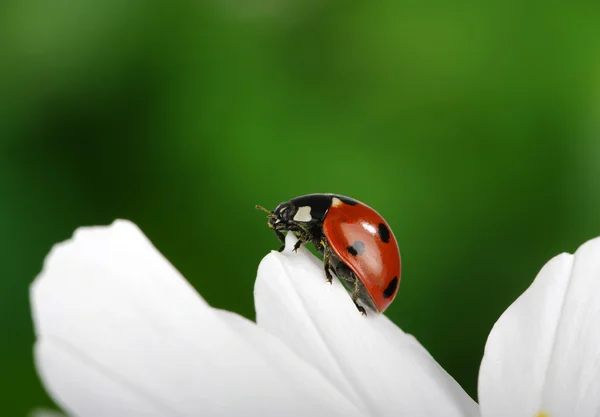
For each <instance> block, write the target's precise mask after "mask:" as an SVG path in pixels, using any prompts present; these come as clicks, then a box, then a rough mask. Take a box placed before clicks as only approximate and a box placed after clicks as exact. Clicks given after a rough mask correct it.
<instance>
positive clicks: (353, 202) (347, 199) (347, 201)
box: [334, 194, 358, 206]
mask: <svg viewBox="0 0 600 417" xmlns="http://www.w3.org/2000/svg"><path fill="white" fill-rule="evenodd" d="M334 197H337V198H338V199H339V200H340V201H341V202H342V203H344V204H348V205H349V206H355V205H357V204H358V201H356V200H355V199H353V198H350V197H345V196H343V195H338V194H336V195H334Z"/></svg>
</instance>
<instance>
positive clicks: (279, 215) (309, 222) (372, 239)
mask: <svg viewBox="0 0 600 417" xmlns="http://www.w3.org/2000/svg"><path fill="white" fill-rule="evenodd" d="M256 207H257V208H258V209H261V210H264V211H266V212H267V213H269V216H268V224H269V227H270V228H271V229H273V230H274V231H275V234H276V235H277V238H279V240H280V241H281V242H282V243H283V242H284V241H285V235H284V234H283V232H292V233H294V235H296V237H297V238H298V241H297V242H296V244H295V246H294V251H297V250H298V248H299V247H300V246H301V245H303V244H306V243H311V242H312V243H313V244H314V246H315V248H316V249H317V250H318V251H319V253H321V255H323V268H324V270H325V276H326V278H327V280H328V281H329V282H331V279H332V276H331V272H334V273H335V274H336V275H337V276H338V277H339V278H340V279H341V280H342V281H344V282H345V283H346V286H347V287H348V289H349V290H350V292H351V297H352V301H354V304H356V307H357V308H358V311H360V312H361V313H362V314H366V311H365V309H364V307H363V306H366V307H369V308H370V309H372V310H374V311H375V312H377V313H381V312H383V311H384V310H385V309H386V308H387V307H388V306H389V305H390V304H391V302H392V301H393V300H394V298H395V297H396V293H397V292H398V285H399V284H400V276H401V272H402V262H401V260H400V250H399V249H398V242H397V241H396V238H395V237H394V234H393V233H392V231H391V229H390V227H389V226H388V224H387V223H386V221H385V220H384V219H383V217H381V215H379V213H377V212H376V211H375V210H373V209H372V208H371V207H369V206H367V205H366V204H363V203H361V202H360V201H357V200H354V199H352V198H349V197H344V196H342V195H337V194H309V195H304V196H300V197H296V198H293V199H291V200H290V201H286V202H283V203H281V204H279V205H278V206H277V207H275V210H273V211H270V210H267V209H265V208H264V207H261V206H256ZM281 250H283V246H282V247H281V249H280V251H281Z"/></svg>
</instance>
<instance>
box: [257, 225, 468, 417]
mask: <svg viewBox="0 0 600 417" xmlns="http://www.w3.org/2000/svg"><path fill="white" fill-rule="evenodd" d="M294 242H295V238H294V237H293V236H292V234H291V233H288V238H287V240H286V244H287V245H286V248H287V249H286V251H285V252H283V253H277V252H273V253H271V254H269V255H268V256H267V257H266V258H265V259H264V260H263V262H262V263H261V264H260V267H259V271H258V279H257V281H256V286H255V302H256V314H257V322H258V325H259V326H260V327H263V328H265V329H267V330H268V331H269V332H271V333H272V334H274V335H276V336H277V337H279V338H281V339H282V340H283V341H284V342H285V343H286V344H287V345H288V346H289V347H290V348H291V349H294V350H295V351H296V353H297V354H298V355H300V356H302V357H303V358H305V359H306V360H307V361H310V362H311V363H313V364H316V366H317V367H318V368H319V369H321V370H322V372H323V374H325V375H327V376H328V378H329V379H330V380H331V382H332V383H333V384H335V385H336V386H338V387H339V388H340V389H341V390H342V391H343V392H344V394H345V395H346V396H347V397H348V398H349V400H350V401H352V402H353V403H354V404H356V406H357V407H358V408H360V410H361V411H362V412H363V414H364V415H383V416H386V415H395V416H411V417H419V416H424V417H425V416H426V417H431V416H444V417H452V416H475V415H477V414H478V408H477V404H476V403H475V402H474V401H473V400H471V398H469V397H468V395H467V394H466V393H465V392H464V391H463V390H462V388H461V387H460V386H459V385H458V384H457V383H456V381H454V380H453V379H452V378H451V377H450V376H449V375H448V374H447V373H446V372H445V371H444V370H443V369H442V368H441V367H440V366H439V365H438V364H437V363H436V362H435V361H434V360H433V359H432V358H431V356H430V355H429V353H428V352H427V351H426V350H425V349H424V348H423V347H422V346H421V345H420V344H419V343H418V342H417V341H416V339H415V338H414V337H412V336H410V335H407V334H405V333H404V332H403V331H402V330H400V329H399V328H398V327H397V326H395V325H394V324H393V323H392V322H391V321H389V320H388V319H387V318H386V317H385V316H383V315H376V314H374V313H371V314H370V315H368V316H367V317H363V316H362V315H361V314H360V313H359V312H358V310H357V309H356V307H355V306H354V303H353V302H352V301H351V299H350V297H349V295H348V293H347V292H346V290H345V289H344V288H343V287H342V285H341V284H340V283H339V281H338V280H336V279H334V280H333V285H329V284H328V283H327V282H326V281H325V276H324V273H323V265H322V262H321V261H319V260H318V259H316V258H315V257H314V256H312V255H311V254H310V253H309V252H308V251H307V250H306V249H305V248H301V249H300V250H299V251H298V253H292V252H291V251H290V250H289V248H291V247H292V246H293V243H294Z"/></svg>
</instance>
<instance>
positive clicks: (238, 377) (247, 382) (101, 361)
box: [31, 221, 356, 417]
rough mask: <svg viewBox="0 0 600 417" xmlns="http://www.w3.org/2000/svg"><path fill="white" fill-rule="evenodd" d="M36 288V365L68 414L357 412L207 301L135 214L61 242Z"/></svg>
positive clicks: (292, 358)
mask: <svg viewBox="0 0 600 417" xmlns="http://www.w3.org/2000/svg"><path fill="white" fill-rule="evenodd" d="M31 293H32V307H33V316H34V322H35V327H36V333H37V337H38V342H37V346H36V360H37V366H38V371H39V372H40V374H41V377H42V380H43V382H44V383H45V385H46V387H47V388H48V391H49V392H50V393H51V394H52V395H53V397H54V399H55V400H56V401H57V402H58V403H60V404H61V406H62V407H63V409H65V410H67V411H68V412H69V413H70V414H73V415H78V416H82V417H93V416H111V417H119V416H127V417H129V416H142V415H143V416H169V417H172V416H194V417H197V416H199V415H206V416H232V415H244V416H254V415H256V416H261V417H262V416H281V415H298V416H305V415H310V414H311V413H314V412H315V411H318V412H322V413H323V414H324V415H344V416H346V415H355V411H356V410H355V409H354V408H353V406H352V405H351V404H349V403H348V402H347V401H345V399H344V397H343V395H342V394H341V393H340V392H339V391H338V390H337V389H336V388H335V387H333V386H331V384H329V383H328V382H327V381H326V380H325V379H324V378H323V377H322V376H321V375H320V374H319V373H318V371H317V370H315V369H314V368H313V367H311V366H308V365H307V363H306V362H304V361H303V360H301V359H299V358H298V357H297V356H296V355H295V354H294V353H293V352H292V351H291V350H289V349H288V348H286V347H285V345H284V344H283V343H281V342H280V341H279V340H277V339H275V338H274V337H272V336H271V335H269V334H268V333H267V332H265V331H263V330H261V329H259V328H258V327H257V326H256V325H255V324H254V323H252V322H249V321H248V320H246V319H243V318H241V317H239V316H236V315H234V314H232V313H228V312H222V311H219V310H215V309H212V308H210V307H209V306H208V305H207V304H206V302H205V301H204V300H202V298H201V297H200V296H199V295H198V294H197V293H196V292H195V291H194V290H193V289H192V287H191V286H190V285H189V284H188V283H187V282H186V281H185V280H184V279H183V278H182V277H181V275H180V274H179V273H178V272H177V271H176V270H175V269H174V268H173V267H172V266H171V265H170V264H169V263H168V262H167V261H166V260H165V259H164V258H163V257H162V256H161V255H160V253H158V251H156V249H155V248H154V247H153V246H152V244H151V243H150V242H149V241H148V240H147V238H146V237H145V236H144V235H143V234H142V233H141V232H140V231H139V229H138V228H137V227H136V226H135V225H133V224H131V223H129V222H125V221H118V222H115V223H114V224H113V225H112V226H110V227H97V228H84V229H81V230H79V231H77V232H76V233H75V236H74V238H73V239H72V240H71V241H67V242H66V243H63V244H60V245H57V246H56V247H55V248H54V249H53V250H52V252H51V253H50V255H49V256H48V258H47V259H46V262H45V264H44V270H43V271H42V273H41V274H40V276H39V277H38V278H37V280H36V281H35V283H34V284H33V285H32V289H31Z"/></svg>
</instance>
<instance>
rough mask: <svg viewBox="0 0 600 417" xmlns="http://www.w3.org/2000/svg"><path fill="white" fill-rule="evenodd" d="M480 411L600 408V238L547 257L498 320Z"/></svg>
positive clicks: (580, 413) (588, 416) (584, 416)
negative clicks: (575, 250)
mask: <svg viewBox="0 0 600 417" xmlns="http://www.w3.org/2000/svg"><path fill="white" fill-rule="evenodd" d="M479 400H480V403H481V410H482V415H484V416H485V417H492V416H498V417H500V416H502V417H505V416H514V417H520V416H523V417H532V416H536V415H537V414H538V413H546V414H545V415H549V416H551V417H594V416H595V417H597V416H600V238H598V239H595V240H591V241H589V242H587V243H586V244H584V245H582V246H581V247H580V248H579V249H578V250H577V252H576V253H575V255H567V254H563V255H559V256H557V257H556V258H554V259H552V260H551V261H550V262H548V263H547V264H546V265H545V266H544V267H543V268H542V270H541V271H540V273H539V274H538V276H537V278H536V279H535V281H534V282H533V284H531V286H530V287H529V288H528V289H527V291H525V292H524V293H523V295H521V296H520V297H519V298H518V299H517V300H516V301H515V302H514V303H513V304H512V305H511V306H510V307H509V308H508V309H507V310H506V311H505V312H504V314H502V316H501V317H500V319H498V321H497V322H496V324H495V325H494V328H493V329H492V331H491V333H490V335H489V338H488V341H487V343H486V347H485V354H484V357H483V361H482V364H481V369H480V373H479Z"/></svg>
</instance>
